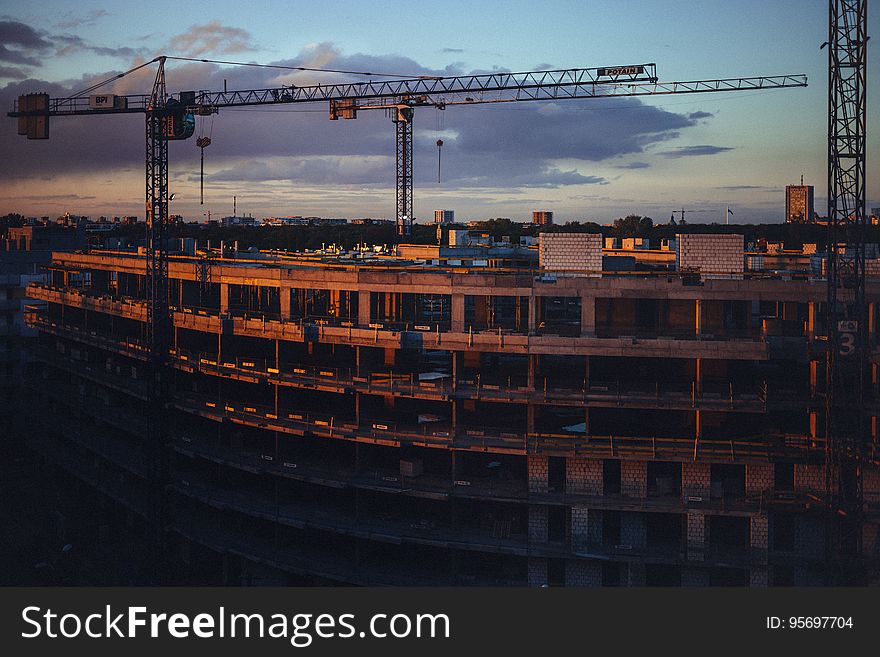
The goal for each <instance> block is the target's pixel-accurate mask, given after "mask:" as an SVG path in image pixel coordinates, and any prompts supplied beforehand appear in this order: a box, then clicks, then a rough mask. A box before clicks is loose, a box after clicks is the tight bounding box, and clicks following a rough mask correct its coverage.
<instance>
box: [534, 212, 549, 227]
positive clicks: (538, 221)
mask: <svg viewBox="0 0 880 657" xmlns="http://www.w3.org/2000/svg"><path fill="white" fill-rule="evenodd" d="M532 223H533V224H535V225H536V226H549V225H550V224H552V223H553V213H552V212H550V211H549V210H535V211H534V212H532Z"/></svg>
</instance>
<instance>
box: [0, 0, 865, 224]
mask: <svg viewBox="0 0 880 657" xmlns="http://www.w3.org/2000/svg"><path fill="white" fill-rule="evenodd" d="M869 9H874V7H869ZM827 11H828V3H827V2H825V0H776V1H774V2H767V1H766V0H761V1H754V0H727V1H716V0H706V1H704V2H693V0H690V1H688V2H683V1H679V0H664V1H660V0H630V1H629V2H626V3H623V2H620V1H619V0H618V1H611V0H607V1H606V0H601V1H598V0H578V1H572V2H569V1H566V0H545V1H544V2H541V3H538V2H535V1H534V0H529V1H522V0H508V1H507V2H488V1H484V0H468V1H460V0H445V1H443V2H426V3H402V2H399V0H398V1H396V2H386V1H385V0H373V1H371V2H361V1H359V0H349V1H348V2H337V1H336V0H325V1H324V2H320V3H318V2H314V0H309V1H308V2H303V1H300V0H288V1H286V2H274V1H264V2H259V3H249V4H248V5H247V9H246V10H245V9H244V4H243V3H242V2H241V0H236V1H235V2H233V1H231V0H213V1H212V2H201V1H190V2H166V1H165V0H153V1H151V2H149V3H144V2H137V3H135V2H131V3H129V2H121V1H119V0H114V1H113V2H110V1H109V0H98V1H95V2H90V1H89V0H84V1H83V2H78V3H71V2H69V0H67V1H56V0H33V1H32V2H29V3H23V2H18V3H12V2H11V1H10V0H0V106H3V107H5V108H6V109H7V111H8V110H11V109H12V105H13V102H14V99H15V98H17V96H18V95H19V94H22V93H29V92H41V91H46V92H48V93H49V94H50V95H51V96H52V97H64V96H68V95H70V94H72V93H75V92H78V91H79V90H81V89H84V88H86V87H88V86H89V85H91V84H92V83H93V82H95V81H98V80H103V79H107V78H112V77H113V76H115V75H117V74H119V73H121V72H124V71H126V70H129V69H131V68H133V67H134V66H137V65H139V64H141V63H143V62H145V61H149V60H150V59H152V58H153V57H155V56H157V55H173V56H185V57H196V58H206V59H218V60H227V61H236V62H255V63H260V64H270V63H272V64H283V65H287V66H302V67H310V68H320V69H340V70H347V71H367V72H373V73H390V74H400V75H462V74H468V73H472V72H491V71H498V70H503V71H514V72H517V71H531V70H546V69H565V68H590V67H596V66H617V65H625V64H640V63H648V62H656V64H657V72H658V76H659V78H660V79H661V80H663V81H676V80H701V79H717V78H736V77H752V76H758V75H781V74H805V75H807V77H808V79H809V86H808V87H806V88H795V89H783V90H772V91H744V92H733V93H713V94H700V95H690V96H656V97H641V98H607V99H588V100H568V101H556V102H532V103H513V104H505V105H482V106H474V107H466V108H465V107H450V108H448V109H446V110H444V111H439V110H436V109H434V108H420V109H417V110H416V115H415V120H414V140H415V155H414V171H415V174H414V181H415V182H414V205H415V215H416V217H417V218H418V220H420V221H431V220H432V218H433V210H434V209H437V208H443V209H452V210H454V211H455V212H456V219H457V220H459V221H462V220H470V219H488V218H492V217H510V218H512V219H514V220H526V219H529V218H530V216H531V212H532V211H533V210H551V211H553V212H554V213H555V220H556V222H557V223H562V222H565V221H572V220H578V221H596V222H598V223H608V222H611V221H613V220H614V219H615V218H617V217H621V216H626V215H628V214H640V215H644V216H650V217H652V218H654V220H655V222H662V223H665V222H667V221H668V220H669V217H670V214H671V212H672V211H673V210H678V209H685V210H691V211H693V212H692V214H688V215H687V218H688V221H689V222H698V221H699V222H724V217H725V214H726V208H728V207H729V208H730V209H731V211H732V212H733V216H732V221H733V222H759V221H760V222H780V221H782V220H783V215H784V207H785V186H786V185H788V184H797V183H798V182H799V181H800V177H801V176H803V178H804V182H805V183H806V184H812V185H815V187H816V206H817V210H818V211H819V212H820V213H822V214H824V212H825V206H826V190H827V178H826V176H827V174H826V166H827V165H826V149H827V147H826V134H827V132H826V131H827V127H826V126H827V119H826V107H827V89H826V79H827V55H826V53H825V51H822V50H820V48H819V46H820V44H822V42H824V41H826V40H827V32H828V28H827V20H828V19H827ZM877 28H878V12H877V11H876V10H875V11H869V33H870V34H874V35H877V34H880V30H878V29H877ZM869 53H870V55H869V57H870V61H869V63H868V71H869V80H872V79H873V80H876V79H878V78H876V71H878V70H880V42H878V45H877V46H874V47H873V48H871V49H870V50H869ZM154 75H155V68H149V67H148V68H145V69H142V70H141V71H139V72H138V73H137V74H132V75H130V76H126V77H124V78H121V79H119V80H117V81H116V82H115V83H113V84H111V85H109V86H107V87H105V88H103V89H102V90H103V91H106V92H108V93H112V92H115V93H147V92H149V89H150V87H151V84H152V79H153V76H154ZM363 79H364V78H363V77H357V76H349V75H341V74H335V73H317V72H292V71H283V70H278V69H266V68H257V67H241V66H226V65H219V64H208V63H184V62H169V63H168V68H167V84H168V91H169V92H177V91H183V90H188V89H205V90H214V91H219V90H221V89H223V86H224V82H225V84H226V85H227V88H228V89H230V90H233V89H254V88H267V87H274V86H279V85H282V84H297V85H305V84H316V83H325V82H339V81H347V80H363ZM373 79H377V78H373ZM868 106H869V117H868V180H869V182H868V207H869V208H871V207H878V206H880V149H878V144H880V134H878V132H880V90H878V85H876V84H874V85H873V86H871V85H870V84H869V90H868ZM50 134H51V137H50V139H49V140H47V141H28V140H26V139H25V138H24V137H20V136H18V135H17V130H16V122H15V120H14V119H9V118H7V119H5V121H4V122H2V123H0V152H2V153H3V154H4V157H2V158H0V214H6V213H8V212H20V213H23V214H25V215H28V216H43V215H49V216H58V215H60V214H63V213H65V212H70V213H71V214H78V215H89V216H92V217H93V218H96V217H97V216H100V215H104V216H115V215H130V214H134V215H138V216H140V217H143V215H144V164H143V163H144V137H143V134H144V126H143V115H139V114H134V115H113V116H108V115H104V116H96V117H91V116H81V117H58V118H53V119H52V122H51V128H50ZM394 134H395V133H394V125H393V123H392V122H391V121H390V120H389V119H388V118H387V117H386V116H385V115H384V112H381V111H372V112H366V111H362V112H360V113H359V115H358V119H357V120H355V121H332V122H331V121H329V120H328V117H327V107H326V106H325V105H318V104H316V105H299V106H296V107H291V106H283V107H263V108H259V109H258V108H251V109H245V110H242V109H231V108H230V109H221V110H220V112H219V113H218V114H217V115H216V116H214V117H211V118H205V119H199V123H198V125H197V135H205V136H210V137H211V139H212V144H211V146H209V147H208V148H207V149H205V202H204V204H203V205H202V204H200V203H199V149H198V148H197V146H196V145H195V139H194V138H193V139H190V140H187V141H182V142H174V143H172V144H171V145H170V156H169V157H170V167H169V178H170V183H169V187H170V191H171V192H173V193H174V194H175V197H174V200H173V201H172V205H171V212H172V213H174V214H181V215H183V216H184V217H185V218H186V219H189V220H203V219H204V218H205V217H206V216H207V215H208V213H209V212H210V213H211V214H212V216H213V217H220V216H226V215H230V214H232V210H233V197H236V198H237V210H238V214H239V215H242V214H252V215H253V216H255V217H266V216H288V215H319V216H325V217H349V218H354V217H387V218H392V217H393V216H394V213H395V194H394V147H395V141H394ZM438 138H442V139H443V141H444V145H443V150H442V166H441V181H440V182H439V183H438V181H437V155H438V154H437V147H436V145H435V142H436V141H437V139H438Z"/></svg>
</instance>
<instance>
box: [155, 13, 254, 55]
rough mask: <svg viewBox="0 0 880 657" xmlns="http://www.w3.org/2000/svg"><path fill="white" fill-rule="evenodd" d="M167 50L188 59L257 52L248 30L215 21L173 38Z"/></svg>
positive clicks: (193, 27) (192, 28)
mask: <svg viewBox="0 0 880 657" xmlns="http://www.w3.org/2000/svg"><path fill="white" fill-rule="evenodd" d="M166 50H167V51H168V52H169V53H175V54H180V55H184V56H187V57H201V56H203V55H234V54H236V53H242V52H248V51H252V50H256V47H255V46H254V45H253V42H252V37H251V35H250V32H248V31H247V30H243V29H241V28H239V27H229V26H228V25H221V23H220V21H217V20H213V21H210V22H208V23H205V24H204V25H193V26H192V27H190V28H189V29H188V30H187V31H186V32H184V33H183V34H179V35H177V36H176V37H174V38H172V39H171V42H170V43H169V44H168V46H167V47H166Z"/></svg>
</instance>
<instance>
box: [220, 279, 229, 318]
mask: <svg viewBox="0 0 880 657" xmlns="http://www.w3.org/2000/svg"><path fill="white" fill-rule="evenodd" d="M220 312H221V313H228V312H229V283H220Z"/></svg>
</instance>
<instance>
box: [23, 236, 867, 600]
mask: <svg viewBox="0 0 880 657" xmlns="http://www.w3.org/2000/svg"><path fill="white" fill-rule="evenodd" d="M599 248H601V246H600V247H599ZM206 262H208V263H210V264H206ZM600 262H601V260H600ZM521 264H522V265H523V266H522V267H521V269H516V268H514V267H504V268H499V269H490V268H485V267H483V268H479V267H453V266H440V265H438V266H431V265H430V264H425V263H420V264H415V263H412V262H407V261H402V260H400V261H393V260H392V261H382V262H379V263H375V264H366V263H362V264H351V263H344V262H341V261H332V260H329V259H328V260H324V261H321V260H320V259H315V258H310V259H306V258H302V259H298V258H286V259H283V260H263V261H260V260H255V261H245V260H228V259H225V260H219V259H215V260H213V261H205V260H200V259H198V258H187V257H179V258H173V259H172V261H171V264H170V277H171V305H172V306H173V322H174V344H173V348H172V352H171V362H172V363H173V365H174V371H175V376H174V379H175V380H174V387H173V391H172V392H171V395H170V396H171V399H172V402H171V404H170V408H169V409H168V418H169V425H170V428H169V445H168V452H169V453H170V459H169V461H170V465H169V469H168V473H169V474H168V476H167V481H166V483H167V491H166V492H165V494H164V495H165V506H166V518H167V525H166V527H167V531H168V536H169V544H170V545H171V547H172V549H174V550H179V552H180V555H181V557H182V558H185V559H194V558H196V557H195V556H193V555H194V553H195V551H197V550H209V551H211V552H213V553H216V554H221V555H224V556H223V564H224V577H225V579H226V581H229V582H244V583H252V582H257V581H259V582H271V583H284V582H286V581H290V580H287V579H285V578H287V577H289V576H295V577H299V578H303V577H304V578H307V580H308V581H310V582H340V583H354V584H371V585H384V584H390V585H414V584H421V585H521V586H525V585H530V586H541V585H545V584H546V585H551V586H557V585H567V586H602V585H606V586H610V585H621V586H640V585H672V586H679V585H684V586H705V585H737V586H767V585H788V584H796V585H810V584H822V583H823V572H824V557H825V538H824V532H825V524H824V523H825V516H824V513H823V505H822V502H821V500H822V498H823V496H824V491H825V473H824V465H823V463H824V442H823V440H822V438H821V436H822V427H823V422H824V418H823V411H822V408H823V402H822V399H821V395H822V389H823V373H822V367H823V359H824V354H823V346H824V345H823V341H822V340H820V339H819V337H820V336H821V335H822V334H823V332H824V326H823V321H824V304H825V296H826V292H825V283H824V281H822V280H818V279H814V278H812V277H811V275H810V274H809V272H805V273H804V275H802V276H798V277H794V278H793V277H791V276H785V277H783V276H771V275H749V274H748V273H745V274H740V275H739V277H738V278H732V279H713V278H708V279H703V280H700V278H699V276H697V277H696V279H695V277H694V275H693V273H690V274H688V275H687V276H684V275H681V274H680V273H679V272H676V271H673V270H669V271H661V270H659V269H658V270H656V271H650V272H648V271H646V272H645V273H643V274H641V275H636V274H629V275H625V276H623V275H615V274H611V273H607V272H602V271H601V270H598V271H594V272H592V273H588V274H584V272H580V273H581V274H583V275H577V276H566V275H557V274H564V272H553V271H550V270H547V269H544V270H537V269H534V267H535V264H536V263H533V262H524V263H521ZM144 287H145V285H144V260H143V257H142V256H137V255H136V254H124V253H101V252H94V253H90V254H56V256H55V258H54V260H53V265H52V267H51V269H50V271H49V273H48V276H47V280H46V281H45V283H42V284H33V285H31V286H30V287H29V296H30V297H32V298H34V299H37V300H39V303H38V304H37V305H35V306H34V307H32V308H31V309H30V312H29V318H28V321H29V322H30V324H31V326H33V327H34V328H36V329H38V330H39V332H40V339H39V344H38V346H37V347H36V348H35V354H36V356H37V357H38V358H39V359H40V360H41V361H42V362H43V363H44V369H43V373H42V374H41V376H40V378H39V379H37V380H36V382H34V383H33V384H32V385H31V386H30V390H31V392H30V395H31V404H32V408H33V409H35V412H34V422H35V423H38V424H39V425H40V426H41V427H43V429H44V430H43V431H40V432H35V437H34V438H33V440H34V441H35V442H38V443H40V444H41V445H42V447H44V448H45V449H47V450H49V451H53V452H55V453H56V454H64V456H63V457H62V458H61V459H59V460H61V461H63V462H64V463H63V465H65V467H69V468H70V469H71V470H72V471H74V472H76V473H77V474H79V476H81V477H82V478H83V479H85V480H86V481H88V482H90V484H92V485H93V486H95V487H96V488H98V489H100V490H102V491H103V492H105V493H106V494H107V495H108V496H110V497H111V498H113V499H115V500H116V501H118V502H119V503H120V504H122V505H124V506H125V507H126V508H127V509H129V510H130V512H131V514H132V517H133V518H138V517H143V518H146V519H149V517H150V516H151V514H153V513H154V512H155V510H154V509H151V507H150V504H149V500H151V499H154V498H155V494H154V493H155V491H151V487H152V486H153V483H152V480H151V478H150V473H149V472H148V469H149V468H148V467H147V464H148V463H149V458H148V456H147V451H148V450H146V448H145V444H144V440H145V438H146V430H145V426H146V425H145V422H144V418H145V417H146V416H147V413H148V410H147V409H146V408H145V404H144V401H143V399H144V396H145V389H144V381H143V378H144V376H145V373H146V368H145V364H146V362H145V361H146V351H145V348H144V346H143V336H144V322H145V318H146V310H145V306H144V304H143V302H142V298H143V295H144ZM869 298H870V300H871V309H870V315H871V317H872V326H871V332H872V338H871V339H872V341H875V342H876V337H877V336H876V331H877V324H876V315H877V312H876V300H877V299H878V298H880V286H878V285H877V284H876V283H873V282H872V283H871V284H870V285H869ZM872 367H873V368H874V377H873V380H874V382H875V385H876V382H877V379H878V377H877V369H876V365H874V366H872ZM872 394H873V392H872ZM37 409H39V410H37ZM71 417H75V418H77V420H76V421H72V420H71V419H70V418H71ZM872 427H874V431H875V432H876V427H877V424H876V421H873V422H872ZM874 439H875V444H876V434H875V435H874ZM38 446H39V445H38ZM865 499H866V504H867V508H868V510H869V516H868V517H869V522H867V523H866V525H865V527H866V529H865V537H864V538H865V540H864V549H865V552H866V556H867V557H874V556H875V550H876V549H877V548H876V533H877V532H876V526H877V525H876V522H877V521H876V510H877V508H878V503H880V477H878V476H877V469H876V463H875V462H873V461H872V462H871V463H869V464H867V470H866V475H865ZM872 514H874V515H872ZM133 522H136V520H133ZM257 572H259V573H260V576H259V577H257V576H256V575H254V573H257ZM298 581H299V580H298Z"/></svg>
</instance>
